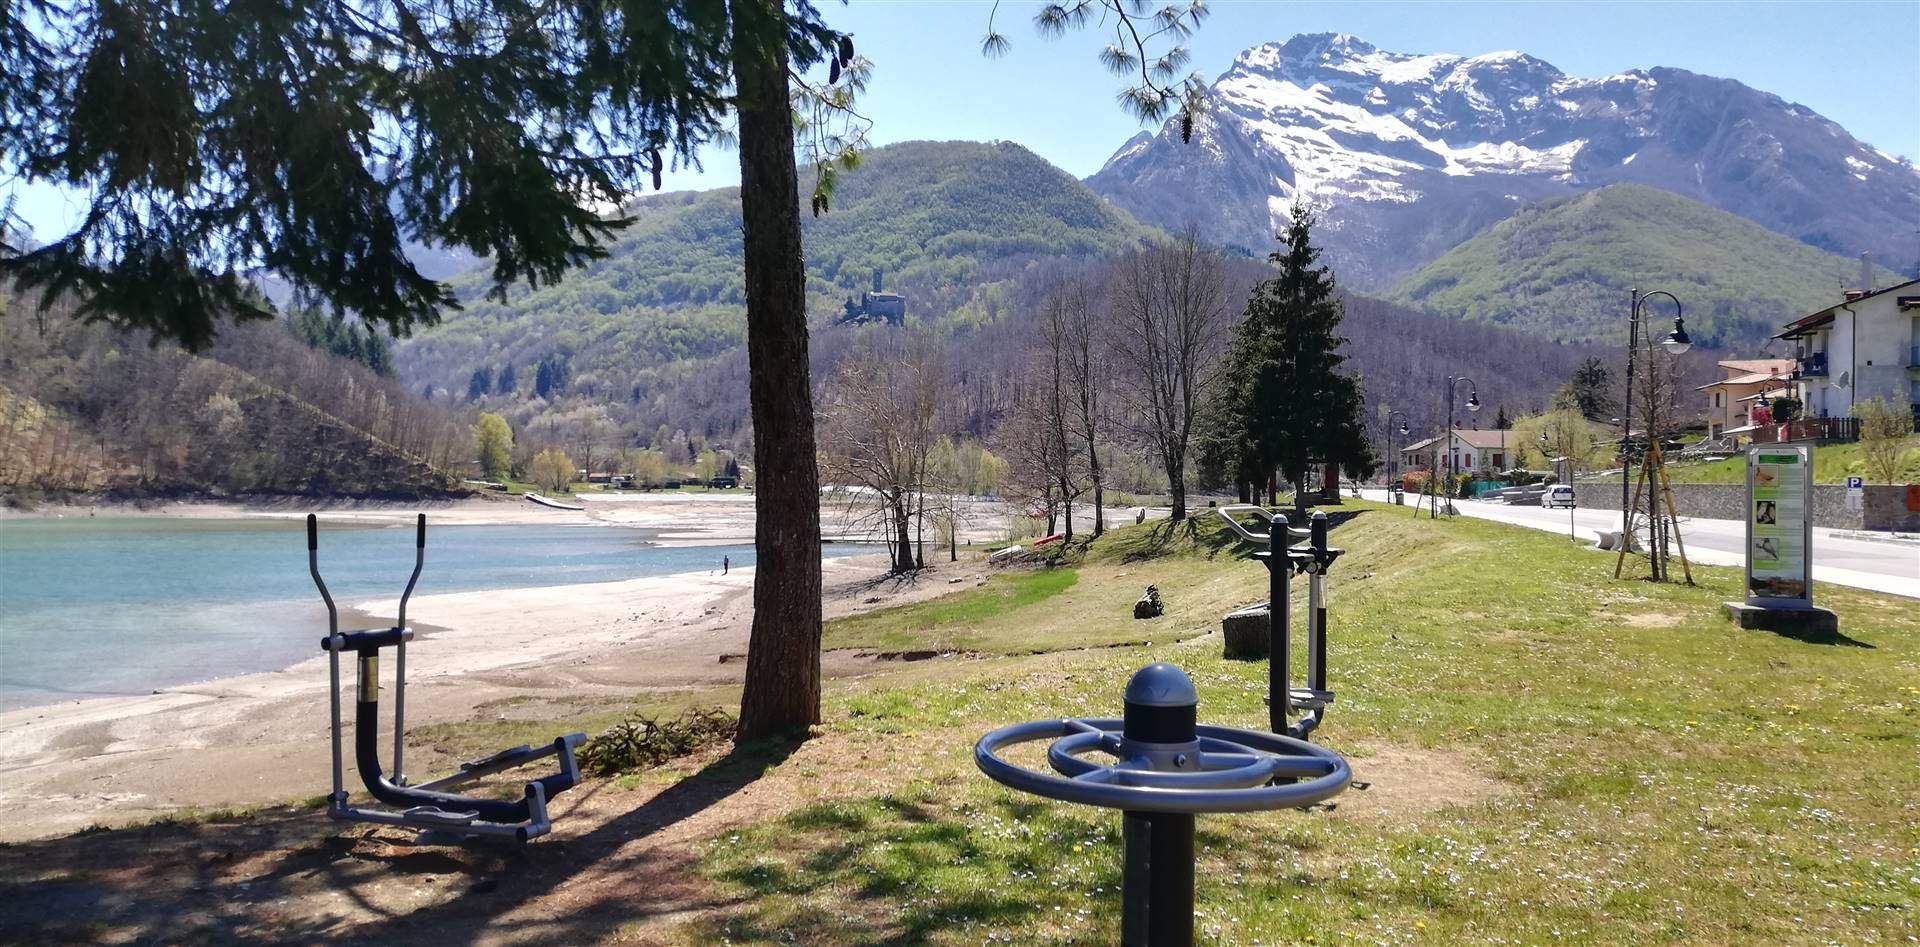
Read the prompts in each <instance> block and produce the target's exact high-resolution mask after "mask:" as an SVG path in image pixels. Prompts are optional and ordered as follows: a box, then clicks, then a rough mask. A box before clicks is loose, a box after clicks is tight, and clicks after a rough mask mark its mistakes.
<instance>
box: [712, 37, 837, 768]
mask: <svg viewBox="0 0 1920 947" xmlns="http://www.w3.org/2000/svg"><path fill="white" fill-rule="evenodd" d="M732 7H733V42H734V52H733V56H734V64H733V65H734V81H735V85H736V88H737V89H738V102H739V106H738V112H739V120H740V132H739V135H740V137H739V143H740V217H741V229H742V234H743V244H744V249H745V258H746V259H745V270H746V297H747V371H748V393H749V397H750V399H751V402H752V411H753V431H754V443H755V448H754V460H755V463H756V465H757V467H758V468H759V469H758V470H757V471H756V474H757V476H756V478H755V479H756V482H757V483H758V484H759V491H758V494H757V497H756V500H755V502H754V509H753V523H754V551H755V553H756V556H757V561H756V563H755V568H754V577H753V630H752V632H751V636H750V638H749V639H748V645H747V673H746V682H745V689H744V690H743V692H742V693H741V696H740V726H739V732H738V739H740V740H753V739H758V738H760V737H765V736H768V735H771V734H776V733H783V732H787V731H792V730H798V729H804V728H806V727H808V726H810V725H812V724H815V723H818V722H820V483H819V477H820V475H819V471H818V470H817V469H816V468H815V466H814V454H815V452H814V436H813V385H812V378H811V377H810V369H809V366H808V362H807V297H806V269H805V263H804V262H803V260H802V257H801V246H800V194H799V187H800V186H799V178H798V174H797V173H796V171H795V168H794V151H793V113H792V109H791V106H790V105H789V103H788V100H787V53H786V48H785V46H784V44H783V41H784V39H785V33H786V17H785V14H784V13H783V12H782V8H781V5H780V0H734V2H733V4H732Z"/></svg>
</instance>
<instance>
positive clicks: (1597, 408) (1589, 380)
mask: <svg viewBox="0 0 1920 947" xmlns="http://www.w3.org/2000/svg"><path fill="white" fill-rule="evenodd" d="M1612 386H1613V373H1612V372H1611V371H1609V370H1608V369H1607V363H1605V362H1603V361H1601V360H1600V359H1598V358H1588V359H1587V360H1586V361H1584V362H1581V363H1580V367H1579V368H1576V369H1574V370H1573V378H1571V379H1570V380H1568V382H1567V387H1566V391H1567V394H1568V395H1569V396H1571V397H1572V398H1573V400H1574V403H1576V404H1578V405H1579V406H1580V413H1581V414H1583V415H1585V416H1586V418H1587V420H1589V421H1608V420H1611V419H1612V418H1613V417H1614V415H1615V413H1616V412H1615V408H1616V407H1617V406H1618V405H1619V402H1618V401H1616V400H1615V399H1614V397H1613V392H1612V390H1611V389H1612Z"/></svg>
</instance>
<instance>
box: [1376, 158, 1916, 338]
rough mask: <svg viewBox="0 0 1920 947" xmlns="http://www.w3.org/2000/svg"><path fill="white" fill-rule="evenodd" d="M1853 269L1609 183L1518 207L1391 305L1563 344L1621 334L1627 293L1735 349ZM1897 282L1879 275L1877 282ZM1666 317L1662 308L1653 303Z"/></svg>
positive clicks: (1730, 220)
mask: <svg viewBox="0 0 1920 947" xmlns="http://www.w3.org/2000/svg"><path fill="white" fill-rule="evenodd" d="M1859 271H1860V264H1859V261H1857V260H1849V259H1846V258H1844V257H1839V256H1834V255H1832V254H1829V253H1826V252H1823V251H1821V250H1817V249H1814V248H1813V247H1810V246H1807V245H1806V244H1804V243H1801V242H1799V241H1797V240H1794V239H1792V238H1790V237H1785V236H1782V235H1780V234H1777V233H1775V232H1773V231H1771V230H1768V229H1767V228H1765V227H1762V226H1760V225H1759V224H1756V223H1753V222H1752V221H1749V220H1747V219H1745V218H1742V217H1736V216H1734V215H1732V214H1729V213H1726V212H1725V211H1721V210H1716V209H1714V208H1712V207H1708V206H1707V205H1705V204H1702V203H1699V202H1698V201H1694V200H1690V199H1688V198H1685V197H1682V196H1680V195H1678V194H1675V193H1673V192H1671V191H1664V190H1660V189H1658V188H1652V187H1646V186H1643V185H1637V184H1616V185H1613V186H1610V187H1604V188H1601V189H1599V190H1596V191H1589V192H1587V193H1585V194H1580V195H1577V196H1573V197H1567V198H1563V199H1560V200H1554V201H1545V202H1542V203H1539V204H1534V205H1530V206H1527V207H1523V208H1521V209H1520V210H1519V211H1518V212H1517V213H1515V214H1514V215H1513V216H1511V217H1509V218H1507V219H1506V220H1503V221H1501V222H1500V223H1498V224H1495V225H1494V226H1493V227H1491V228H1489V229H1488V230H1487V231H1486V232H1484V233H1481V234H1480V235H1478V236H1476V237H1474V238H1473V239H1471V240H1468V241H1467V242H1465V243H1463V244H1461V245H1459V246H1457V247H1455V248H1453V249H1452V250H1450V251H1448V252H1447V253H1446V254H1445V255H1444V256H1442V257H1440V258H1439V259H1437V260H1435V261H1433V262H1432V263H1429V264H1427V265H1426V266H1423V267H1421V268H1420V269H1418V270H1415V271H1414V272H1412V273H1410V274H1408V275H1407V276H1406V277H1404V278H1403V279H1401V280H1400V282H1399V283H1398V284H1397V285H1396V286H1395V287H1394V289H1393V291H1392V293H1391V296H1390V298H1393V299H1397V300H1400V301H1403V302H1410V303H1415V304H1419V305H1424V306H1427V307H1429V308H1431V309H1434V310H1436V311H1440V312H1445V313H1451V314H1454V315H1458V316H1462V317H1465V318H1468V319H1475V320H1481V321H1487V322H1496V323H1504V324H1508V325H1511V326H1514V327H1515V328H1519V329H1523V330H1525V331H1528V332H1531V333H1534V334H1537V335H1541V336H1544V337H1548V338H1552V339H1557V340H1566V341H1599V340H1606V341H1616V340H1621V339H1624V338H1625V336H1626V332H1627V306H1628V303H1627V299H1628V290H1629V288H1631V287H1635V286H1638V287H1640V288H1641V289H1644V290H1653V289H1661V290H1666V291H1667V292H1670V293H1673V294H1674V295H1675V296H1678V297H1679V298H1680V299H1681V301H1682V302H1683V303H1684V304H1685V306H1686V315H1687V325H1688V327H1689V329H1690V330H1691V331H1692V333H1693V335H1694V337H1695V338H1696V339H1697V340H1700V341H1702V342H1706V343H1718V344H1723V345H1724V344H1740V343H1750V342H1753V341H1755V340H1756V339H1760V338H1764V337H1765V336H1766V335H1767V334H1769V332H1770V331H1777V330H1778V327H1779V326H1780V325H1782V324H1784V323H1785V322H1787V321H1789V320H1791V319H1793V318H1794V317H1796V316H1800V315H1804V314H1806V313H1808V312H1812V311H1814V310H1816V309H1819V308H1821V307H1823V306H1827V305H1831V304H1833V303H1835V302H1838V301H1839V300H1840V288H1841V286H1842V285H1843V284H1844V285H1845V286H1849V287H1850V286H1853V285H1854V284H1855V283H1857V282H1858V281H1859V275H1858V274H1859ZM1897 279H1898V277H1897V276H1896V275H1895V274H1893V273H1892V272H1891V271H1887V270H1877V271H1876V276H1875V282H1876V283H1877V284H1878V285H1882V286H1884V285H1887V284H1888V283H1890V282H1894V281H1896V280H1897ZM1656 305H1657V306H1659V307H1660V312H1661V314H1662V318H1663V319H1664V318H1665V317H1666V316H1667V314H1668V313H1669V312H1670V310H1669V309H1668V308H1667V306H1666V301H1665V300H1660V301H1659V302H1657V303H1656Z"/></svg>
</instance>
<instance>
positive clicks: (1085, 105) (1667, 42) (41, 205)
mask: <svg viewBox="0 0 1920 947" xmlns="http://www.w3.org/2000/svg"><path fill="white" fill-rule="evenodd" d="M820 6H821V8H822V10H823V11H824V12H825V15H826V17H827V19H828V21H829V22H830V23H832V24H833V25H834V26H836V27H838V28H840V29H843V30H847V31H850V32H852V33H853V34H854V36H855V42H856V44H857V45H858V47H859V49H860V52H861V53H862V54H864V55H866V56H867V57H869V58H871V59H872V60H874V63H875V66H874V74H873V81H872V84H871V86H870V87H869V89H868V94H867V97H866V99H865V101H864V103H863V105H862V111H864V112H865V113H866V114H867V115H869V116H870V117H872V118H873V119H874V122H875V126H874V129H873V132H872V139H873V141H874V142H876V143H881V144H884V143H886V142H892V141H904V140H911V139H923V138H930V139H974V140H989V139H1004V140H1008V141H1015V142H1019V143H1020V144H1023V145H1025V146H1027V147H1028V148H1031V149H1033V150H1034V151H1035V152H1037V153H1039V154H1040V155H1042V156H1044V157H1045V158H1047V159H1048V160H1050V161H1052V162H1053V163H1054V164H1057V165H1059V166H1060V167H1062V168H1065V169H1066V170H1068V171H1070V172H1072V173H1073V174H1075V175H1080V176H1085V175H1088V174H1091V173H1093V172H1094V171H1095V170H1097V169H1098V168H1099V167H1100V165H1101V163H1102V162H1104V161H1105V160H1106V158H1107V156H1108V155H1110V154H1112V153H1113V151H1114V149H1116V148H1117V147H1118V146H1119V145H1120V143H1121V142H1123V141H1125V140H1126V139H1127V138H1128V137H1129V136H1131V135H1132V134H1134V132H1135V131H1137V130H1139V128H1140V127H1141V126H1139V124H1138V123H1136V122H1135V121H1134V120H1133V119H1132V118H1130V117H1129V116H1127V115H1125V114H1124V113H1122V112H1121V111H1120V109H1119V108H1118V106H1116V105H1115V104H1114V100H1113V94H1114V92H1115V91H1116V90H1117V88H1118V85H1117V83H1116V81H1115V80H1113V79H1112V78H1110V77H1109V76H1107V75H1106V73H1105V72H1103V71H1102V70H1101V69H1100V67H1099V65H1098V63H1096V62H1095V61H1094V53H1095V51H1096V50H1097V49H1098V48H1099V47H1100V46H1101V45H1103V40H1101V39H1100V38H1099V37H1097V36H1096V35H1094V34H1091V33H1088V34H1082V35H1078V36H1069V37H1067V38H1065V39H1060V40H1044V39H1041V38H1040V37H1039V36H1037V35H1035V33H1034V32H1033V29H1032V27H1031V22H1030V21H1031V17H1032V13H1033V11H1034V9H1036V8H1037V6H1038V4H1037V3H1033V2H1020V0H1007V2H1005V3H1003V4H1002V6H1001V10H1000V17H1001V23H1002V24H1003V25H1002V32H1004V33H1006V34H1007V36H1008V37H1009V38H1010V39H1012V40H1013V50H1012V52H1011V54H1010V55H1008V56H1006V57H1004V58H1001V59H996V60H989V59H985V58H983V57H982V56H981V55H980V42H979V41H980V36H981V34H982V33H983V32H984V30H985V27H986V22H987V16H988V13H989V11H990V10H991V9H992V4H991V2H989V0H978V2H975V0H852V2H851V3H847V4H844V5H842V4H839V3H836V2H833V0H820ZM1211 10H1212V16H1211V17H1209V19H1208V20H1207V22H1206V24H1205V25H1204V26H1203V27H1202V28H1201V30H1200V32H1199V33H1198V34H1196V35H1195V36H1194V37H1193V39H1192V40H1191V41H1190V43H1189V47H1190V48H1191V49H1192V51H1193V68H1195V69H1197V70H1199V71H1200V72H1201V73H1202V74H1203V75H1204V76H1206V77H1207V78H1209V79H1211V78H1213V77H1214V76H1216V75H1218V74H1219V73H1220V72H1222V71H1224V70H1225V69H1226V68H1227V66H1228V65H1229V64H1230V63H1231V62H1232V61H1233V57H1234V55H1235V54H1236V53H1238V52H1239V51H1240V50H1242V49H1245V48H1247V47H1249V46H1254V45H1257V44H1259V43H1262V42H1267V41H1271V40H1284V39H1286V38H1287V37H1289V36H1292V35H1294V34H1295V33H1317V32H1343V33H1351V34H1354V35H1356V36H1358V37H1360V38H1362V39H1365V40H1367V41H1368V42H1371V43H1373V44H1374V45H1376V46H1378V47H1380V48H1382V49H1387V50H1393V51H1397V52H1411V53H1435V52H1448V53H1460V54H1464V55H1473V54H1477V53H1485V52H1493V51H1496V50H1503V49H1518V50H1522V51H1525V52H1527V53H1531V54H1532V55H1534V56H1538V57H1540V58H1541V59H1545V60H1546V61H1548V62H1551V63H1553V64H1554V65H1555V66H1558V67H1559V68H1560V69H1561V70H1562V71H1564V72H1567V73H1569V74H1571V75H1576V76H1600V75H1608V74H1611V73H1616V72H1622V71H1625V70H1627V69H1632V68H1637V67H1649V66H1675V67H1679V68H1683V69H1689V70H1692V71H1694V72H1700V73H1705V74H1708V75H1716V76H1726V77H1729V78H1733V79H1738V80H1740V81H1741V82H1744V83H1746V84H1748V85H1750V86H1753V87H1755V88H1758V89H1762V90H1765V91H1768V92H1772V93H1774V94H1776V95H1779V96H1781V97H1782V98H1785V99H1787V100H1789V101H1793V102H1798V103H1800V104H1801V105H1805V106H1807V107H1808V108H1811V109H1813V110H1814V111H1816V112H1819V113H1820V114H1822V115H1825V116H1826V117H1828V118H1831V119H1833V120H1834V121H1836V122H1839V123H1840V124H1841V125H1842V126H1844V127H1845V128H1846V129H1847V130H1848V131H1850V132H1852V133H1853V134H1854V135H1855V136H1856V137H1858V138H1860V139H1861V140H1863V141H1865V142H1867V143H1868V144H1870V145H1873V146H1874V147H1877V148H1880V149H1882V150H1884V151H1888V152H1892V153H1894V154H1898V155H1904V156H1906V157H1908V158H1920V56H1916V55H1915V43H1916V40H1917V39H1920V0H1888V2H1860V3H1839V2H1827V3H1766V2H1693V3H1651V2H1640V3H1636V2H1606V3H1582V2H1563V3H1554V2H1529V3H1510V2H1466V3H1388V2H1375V3H1368V2H1355V0H1346V2H1333V3H1317V2H1278V0H1212V3H1211ZM735 160H736V159H735V158H734V156H733V154H732V153H730V152H721V151H715V152H713V153H710V154H708V155H705V156H704V163H705V164H706V168H705V170H704V171H698V172H696V171H682V172H678V173H673V174H669V175H668V179H667V182H666V185H667V187H668V188H669V189H679V188H706V187H720V186H724V185H728V184H732V183H735V181H736V179H737V170H736V169H735V167H734V161H735ZM4 190H5V191H7V192H12V191H14V190H16V188H14V187H12V186H7V187H5V188H4ZM22 197H23V203H24V206H23V207H22V208H21V209H22V210H23V211H24V212H25V213H26V215H27V216H28V218H29V219H30V220H32V221H33V222H34V223H35V225H36V227H37V228H39V229H40V230H41V231H42V234H43V235H48V234H47V231H48V230H50V229H51V228H52V227H56V226H58V225H59V222H61V221H62V220H63V219H70V217H71V215H72V213H73V206H72V203H73V202H72V201H70V200H67V199H64V198H62V197H61V196H60V195H58V194H57V193H55V192H52V191H50V190H47V189H40V188H35V189H33V190H32V191H30V192H27V193H24V194H23V195H22Z"/></svg>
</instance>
